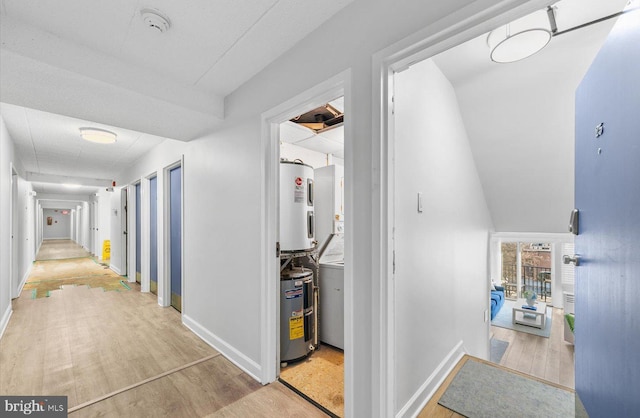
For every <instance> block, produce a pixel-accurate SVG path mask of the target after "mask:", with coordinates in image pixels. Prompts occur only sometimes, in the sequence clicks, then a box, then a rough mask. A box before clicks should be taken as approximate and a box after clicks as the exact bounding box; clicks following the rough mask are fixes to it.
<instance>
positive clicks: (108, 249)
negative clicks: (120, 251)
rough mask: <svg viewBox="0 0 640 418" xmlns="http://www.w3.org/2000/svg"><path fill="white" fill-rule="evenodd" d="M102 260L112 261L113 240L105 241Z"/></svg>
mask: <svg viewBox="0 0 640 418" xmlns="http://www.w3.org/2000/svg"><path fill="white" fill-rule="evenodd" d="M102 259H103V260H110V259H111V240H108V239H105V240H104V242H103V243H102Z"/></svg>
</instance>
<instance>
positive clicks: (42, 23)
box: [0, 0, 352, 193]
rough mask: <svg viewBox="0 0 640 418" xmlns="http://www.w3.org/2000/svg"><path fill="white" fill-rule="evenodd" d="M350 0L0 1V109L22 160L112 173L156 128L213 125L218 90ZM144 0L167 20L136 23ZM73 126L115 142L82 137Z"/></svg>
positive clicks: (217, 118) (58, 169) (191, 130)
mask: <svg viewBox="0 0 640 418" xmlns="http://www.w3.org/2000/svg"><path fill="white" fill-rule="evenodd" d="M351 1H352V0H333V1H330V2H325V3H323V4H322V7H319V5H318V4H317V3H314V2H306V1H296V0H216V1H210V0H192V1H189V2H175V1H168V0H152V1H151V2H141V1H139V0H137V1H130V0H113V1H98V0H65V1H58V2H53V1H43V2H35V1H22V0H0V23H1V24H0V37H1V39H2V43H1V48H0V93H1V94H0V97H1V100H2V103H1V104H0V112H1V114H2V117H3V119H4V120H5V122H6V125H7V128H8V130H9V133H10V135H11V137H12V139H13V140H14V142H15V143H16V148H17V152H18V155H19V158H20V160H21V161H22V163H23V165H24V169H25V171H27V172H32V173H35V174H40V175H54V176H66V177H72V178H74V179H76V180H77V181H74V182H76V183H83V184H85V183H86V182H83V181H82V180H83V179H103V180H108V179H112V178H114V177H116V175H117V174H118V173H119V172H120V171H122V170H123V169H124V168H125V167H126V166H127V165H129V164H131V163H132V162H133V161H135V160H136V159H137V158H139V157H140V156H141V155H143V154H145V153H146V152H148V151H149V149H150V148H152V147H154V146H155V145H157V144H159V143H160V142H162V141H164V140H166V139H167V138H172V139H175V140H182V141H188V140H191V139H194V138H197V137H198V136H201V135H202V134H203V133H206V132H208V131H211V130H213V129H215V127H216V125H218V124H219V123H220V122H221V121H222V118H223V116H224V107H223V104H224V97H225V96H226V95H228V94H229V93H231V92H232V91H234V90H235V89H236V88H237V87H239V86H240V85H241V84H242V83H244V82H245V81H247V80H248V79H250V78H251V77H252V76H253V75H255V74H256V73H258V72H259V71H260V70H262V69H263V68H264V67H265V66H267V65H268V64H269V63H270V62H272V61H273V60H275V59H276V58H277V57H278V56H280V55H281V54H282V53H284V52H285V51H286V50H288V49H289V48H291V47H292V46H293V45H295V44H296V43H297V42H299V41H300V40H301V39H302V38H304V37H305V36H306V35H307V34H309V33H310V32H312V31H313V30H314V29H316V28H317V27H318V26H319V25H320V24H322V23H323V22H324V21H326V20H327V19H329V18H330V17H331V16H333V15H334V14H335V13H337V12H339V11H340V10H341V9H342V8H344V7H345V6H346V5H348V4H349V3H350V2H351ZM144 8H152V9H156V10H159V11H160V12H161V13H162V14H164V15H165V16H167V17H168V19H169V20H170V23H171V27H170V29H169V30H168V31H166V32H165V33H160V32H158V31H156V30H154V29H150V28H149V27H147V26H146V25H145V24H144V22H143V20H142V17H141V14H140V11H141V10H142V9H144ZM81 126H92V127H98V128H103V129H107V130H110V131H113V132H116V133H117V134H118V142H117V143H116V144H114V145H110V146H105V145H98V144H91V143H87V142H83V141H82V140H80V137H79V133H78V128H79V127H81ZM38 180H42V178H41V176H39V177H38ZM64 180H65V179H61V178H55V179H53V181H55V182H57V183H61V182H63V181H64ZM71 180H73V179H71ZM45 184H46V183H44V182H38V183H35V185H36V189H37V190H41V191H43V192H44V190H45V188H46V187H48V189H49V190H48V191H46V192H47V193H51V192H52V191H51V190H52V188H53V189H55V192H56V193H58V192H59V193H62V192H65V190H66V189H65V188H60V186H55V185H49V186H46V187H45ZM66 191H67V192H68V190H66Z"/></svg>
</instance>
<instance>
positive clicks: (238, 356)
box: [182, 314, 262, 382]
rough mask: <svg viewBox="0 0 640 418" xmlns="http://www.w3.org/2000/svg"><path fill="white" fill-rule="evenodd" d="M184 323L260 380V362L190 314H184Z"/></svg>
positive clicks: (228, 358)
mask: <svg viewBox="0 0 640 418" xmlns="http://www.w3.org/2000/svg"><path fill="white" fill-rule="evenodd" d="M182 323H183V324H184V325H185V326H186V327H187V328H189V329H190V330H191V331H193V333H194V334H196V335H197V336H198V337H200V338H201V339H202V340H203V341H204V342H206V343H207V344H209V345H210V346H211V347H213V348H215V349H216V350H218V351H219V352H220V353H221V354H222V355H223V356H224V357H226V358H227V360H229V361H231V362H232V363H233V364H235V365H236V366H238V367H239V368H240V369H242V370H243V371H244V372H246V373H247V374H249V375H250V376H251V377H252V378H254V379H255V380H257V381H258V382H260V377H259V376H262V368H261V367H260V365H259V364H258V363H256V362H255V361H253V360H251V359H250V358H249V357H247V356H245V355H244V354H242V353H241V352H240V351H238V350H237V349H235V348H234V347H233V346H231V344H229V343H227V342H226V341H224V340H223V339H222V338H219V337H218V336H216V335H215V334H213V333H211V332H210V331H209V330H207V329H206V328H205V327H203V326H202V325H201V324H199V323H198V322H197V321H195V320H193V319H192V318H190V317H189V316H188V315H185V314H182Z"/></svg>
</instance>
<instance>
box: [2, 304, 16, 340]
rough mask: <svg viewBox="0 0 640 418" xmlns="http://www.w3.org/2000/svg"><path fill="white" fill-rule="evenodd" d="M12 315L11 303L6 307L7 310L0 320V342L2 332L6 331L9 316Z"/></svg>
mask: <svg viewBox="0 0 640 418" xmlns="http://www.w3.org/2000/svg"><path fill="white" fill-rule="evenodd" d="M12 314H13V307H12V305H11V302H9V306H7V310H6V311H4V314H2V319H0V340H1V339H2V336H3V335H4V331H5V330H6V329H7V326H8V325H9V319H11V315H12Z"/></svg>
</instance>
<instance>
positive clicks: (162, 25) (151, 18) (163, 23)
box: [140, 9, 171, 33]
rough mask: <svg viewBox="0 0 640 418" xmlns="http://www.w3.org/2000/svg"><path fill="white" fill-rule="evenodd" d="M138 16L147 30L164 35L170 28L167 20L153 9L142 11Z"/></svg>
mask: <svg viewBox="0 0 640 418" xmlns="http://www.w3.org/2000/svg"><path fill="white" fill-rule="evenodd" d="M140 16H142V21H143V22H144V24H145V25H147V26H148V27H149V28H151V29H154V30H157V31H158V32H160V33H164V32H166V31H167V30H169V28H170V27H171V22H170V21H169V18H168V17H166V16H164V15H163V14H162V13H161V12H160V11H158V10H154V9H142V10H140Z"/></svg>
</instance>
